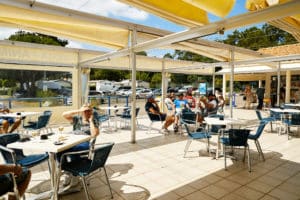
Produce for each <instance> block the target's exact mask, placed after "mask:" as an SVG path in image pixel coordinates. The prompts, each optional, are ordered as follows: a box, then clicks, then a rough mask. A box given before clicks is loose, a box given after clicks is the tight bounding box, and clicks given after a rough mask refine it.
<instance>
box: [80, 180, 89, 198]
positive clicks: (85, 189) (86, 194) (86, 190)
mask: <svg viewBox="0 0 300 200" xmlns="http://www.w3.org/2000/svg"><path fill="white" fill-rule="evenodd" d="M81 180H82V184H83V188H84V192H85V196H86V199H87V200H90V194H89V192H88V188H87V184H86V181H85V177H84V176H83V177H81Z"/></svg>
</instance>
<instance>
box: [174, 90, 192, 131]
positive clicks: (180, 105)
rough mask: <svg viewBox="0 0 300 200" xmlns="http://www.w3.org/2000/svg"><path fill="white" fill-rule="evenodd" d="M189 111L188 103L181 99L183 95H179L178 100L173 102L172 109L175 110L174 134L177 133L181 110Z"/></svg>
mask: <svg viewBox="0 0 300 200" xmlns="http://www.w3.org/2000/svg"><path fill="white" fill-rule="evenodd" d="M186 108H187V109H189V108H190V107H189V103H188V101H187V100H186V99H183V94H182V93H180V94H179V95H178V99H176V100H175V101H174V109H175V121H174V132H178V122H179V117H180V115H181V112H182V110H183V109H186Z"/></svg>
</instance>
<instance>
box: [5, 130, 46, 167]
mask: <svg viewBox="0 0 300 200" xmlns="http://www.w3.org/2000/svg"><path fill="white" fill-rule="evenodd" d="M19 140H20V135H19V134H17V133H10V134H5V135H0V151H1V154H2V156H3V159H4V161H5V162H6V163H7V164H17V165H21V166H22V167H28V168H30V167H33V166H36V165H38V164H40V163H41V162H44V161H46V160H48V157H49V156H48V154H46V153H45V154H31V155H24V153H23V151H22V150H20V149H9V148H7V147H6V146H7V145H8V144H10V143H13V142H17V141H19Z"/></svg>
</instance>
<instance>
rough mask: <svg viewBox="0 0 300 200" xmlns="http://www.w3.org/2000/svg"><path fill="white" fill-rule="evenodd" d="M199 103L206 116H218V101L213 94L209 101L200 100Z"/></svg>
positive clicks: (209, 96) (210, 94) (210, 95)
mask: <svg viewBox="0 0 300 200" xmlns="http://www.w3.org/2000/svg"><path fill="white" fill-rule="evenodd" d="M199 101H200V102H199V107H200V109H203V110H205V112H206V113H205V115H210V114H217V111H218V101H217V99H216V96H215V95H214V94H213V93H209V94H208V97H207V99H205V98H200V100H199Z"/></svg>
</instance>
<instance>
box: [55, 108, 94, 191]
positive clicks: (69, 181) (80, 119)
mask: <svg viewBox="0 0 300 200" xmlns="http://www.w3.org/2000/svg"><path fill="white" fill-rule="evenodd" d="M62 115H63V117H64V118H65V119H67V120H68V121H69V122H71V124H72V125H73V130H81V131H83V133H84V134H87V135H91V136H92V137H93V138H96V137H97V136H98V135H99V134H100V131H99V121H98V118H97V117H95V116H96V112H95V111H93V108H92V107H91V106H90V105H89V104H84V105H83V106H82V107H81V108H80V109H79V110H71V111H66V112H63V114H62ZM89 148H90V143H89V142H83V143H81V144H78V145H76V146H74V147H72V148H70V149H68V150H66V151H64V152H62V153H60V154H58V158H59V160H60V157H61V155H62V154H63V153H66V152H74V151H83V150H88V149H89ZM70 159H80V157H76V156H75V157H74V156H72V157H70ZM78 183H79V180H78V177H74V176H72V175H71V174H66V175H65V176H64V181H63V185H64V186H68V187H73V186H76V185H77V184H78Z"/></svg>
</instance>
